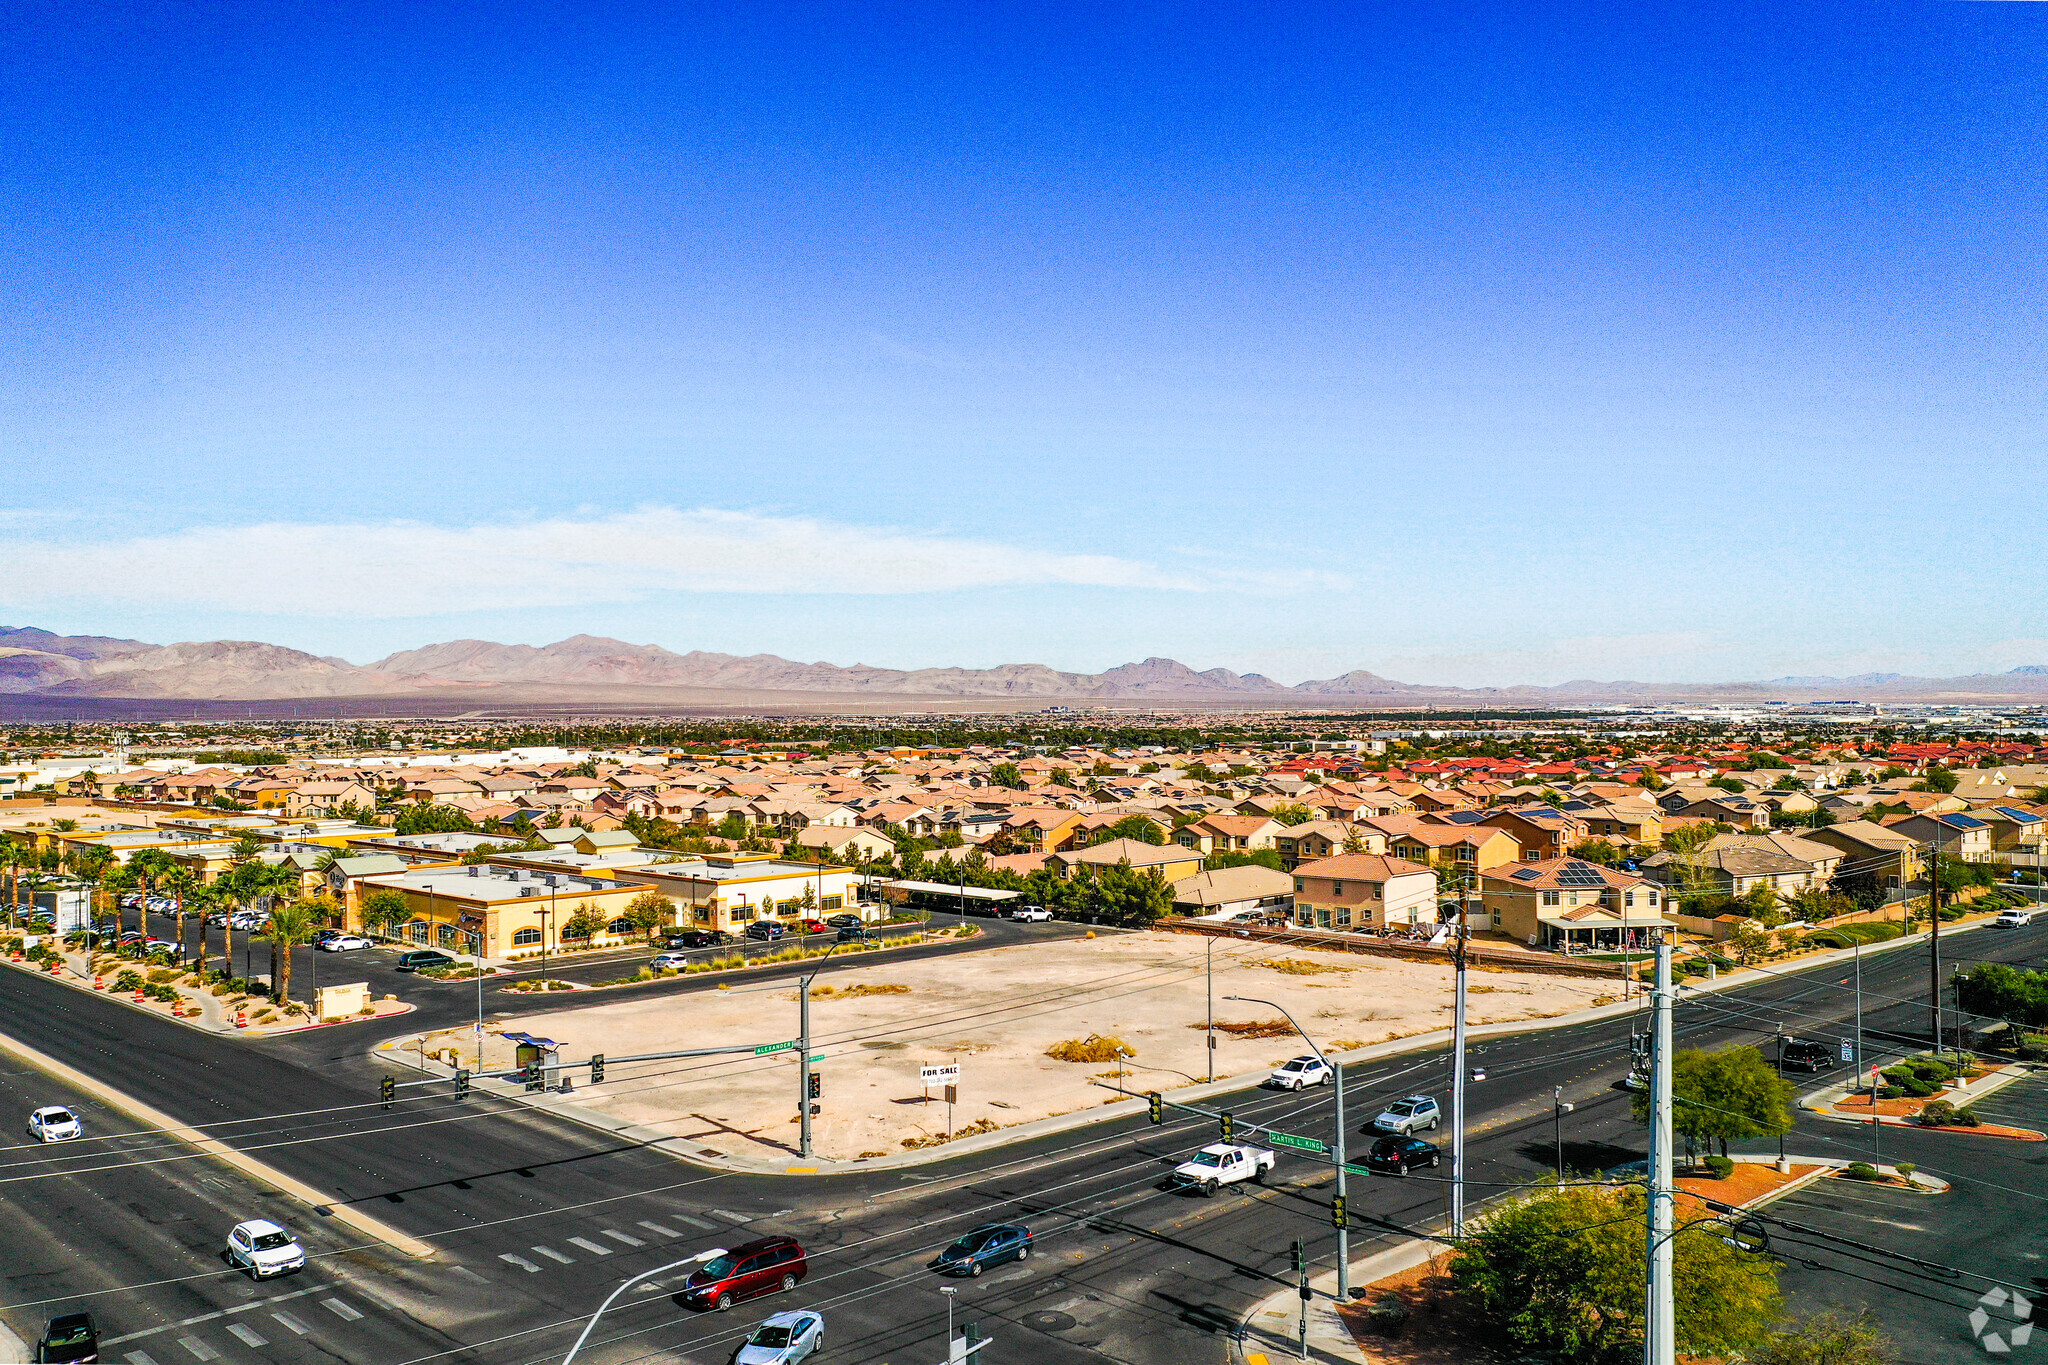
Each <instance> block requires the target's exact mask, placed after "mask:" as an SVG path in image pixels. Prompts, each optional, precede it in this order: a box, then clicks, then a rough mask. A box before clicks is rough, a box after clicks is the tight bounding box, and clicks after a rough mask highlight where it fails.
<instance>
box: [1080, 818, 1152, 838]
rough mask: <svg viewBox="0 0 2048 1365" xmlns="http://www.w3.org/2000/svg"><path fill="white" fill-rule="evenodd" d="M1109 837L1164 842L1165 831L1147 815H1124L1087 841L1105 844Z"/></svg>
mask: <svg viewBox="0 0 2048 1365" xmlns="http://www.w3.org/2000/svg"><path fill="white" fill-rule="evenodd" d="M1111 839H1136V840H1137V841H1138V842H1139V843H1141V844H1163V843H1165V842H1166V831H1165V830H1163V829H1161V828H1160V827H1159V822H1158V821H1157V820H1155V819H1153V818H1152V817H1151V816H1149V815H1126V816H1125V817H1124V818H1123V819H1121V820H1119V821H1117V822H1116V823H1115V824H1113V825H1111V826H1110V827H1109V828H1108V829H1105V830H1103V831H1102V832H1101V833H1099V834H1097V835H1096V836H1095V838H1093V839H1091V840H1089V842H1090V843H1091V844H1106V843H1108V842H1109V841H1110V840H1111Z"/></svg>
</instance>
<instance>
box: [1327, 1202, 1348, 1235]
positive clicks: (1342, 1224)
mask: <svg viewBox="0 0 2048 1365" xmlns="http://www.w3.org/2000/svg"><path fill="white" fill-rule="evenodd" d="M1330 1226H1331V1227H1333V1228H1336V1229H1337V1230H1338V1231H1340V1232H1341V1231H1343V1230H1344V1229H1345V1228H1348V1227H1350V1226H1351V1220H1350V1218H1348V1217H1347V1216H1346V1215H1345V1213H1344V1196H1343V1195H1341V1194H1340V1195H1337V1196H1335V1197H1334V1198H1332V1199H1331V1200H1330Z"/></svg>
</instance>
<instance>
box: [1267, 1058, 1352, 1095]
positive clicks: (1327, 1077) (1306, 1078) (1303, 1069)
mask: <svg viewBox="0 0 2048 1365" xmlns="http://www.w3.org/2000/svg"><path fill="white" fill-rule="evenodd" d="M1336 1079H1337V1072H1336V1070H1335V1069H1334V1068H1333V1067H1331V1066H1330V1064H1329V1063H1328V1062H1325V1061H1324V1060H1323V1059H1322V1058H1320V1057H1296V1058H1295V1059H1294V1060H1292V1061H1289V1062H1282V1063H1281V1064H1280V1065H1279V1066H1277V1067H1275V1068H1273V1072H1272V1074H1271V1075H1269V1076H1267V1077H1266V1084H1267V1085H1277V1086H1279V1087H1280V1088H1281V1089H1282V1090H1299V1089H1301V1088H1302V1087H1303V1086H1305V1085H1328V1084H1329V1083H1330V1082H1332V1081H1334V1080H1336Z"/></svg>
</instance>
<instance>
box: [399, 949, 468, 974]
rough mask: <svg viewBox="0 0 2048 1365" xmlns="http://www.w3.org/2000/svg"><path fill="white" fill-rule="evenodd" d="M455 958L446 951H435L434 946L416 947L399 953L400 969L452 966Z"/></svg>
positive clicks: (410, 970)
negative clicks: (410, 950) (407, 951)
mask: <svg viewBox="0 0 2048 1365" xmlns="http://www.w3.org/2000/svg"><path fill="white" fill-rule="evenodd" d="M454 965H455V959H454V958H452V957H450V956H448V954H446V953H438V952H435V951H434V950H433V949H432V948H416V949H414V950H413V951H412V952H409V953H400V954H399V955H398V970H399V971H401V972H416V971H419V970H420V969H422V968H424V967H452V966H454Z"/></svg>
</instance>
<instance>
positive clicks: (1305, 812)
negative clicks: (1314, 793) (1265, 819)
mask: <svg viewBox="0 0 2048 1365" xmlns="http://www.w3.org/2000/svg"><path fill="white" fill-rule="evenodd" d="M1266 814H1267V815H1269V816H1271V817H1272V818H1273V819H1275V820H1278V821H1279V822H1280V823H1281V824H1283V825H1288V826H1293V825H1304V824H1307V823H1308V822H1309V821H1311V820H1313V819H1316V818H1317V817H1318V816H1320V815H1321V814H1322V812H1321V811H1319V810H1315V809H1313V808H1311V807H1308V806H1304V805H1302V804H1301V803H1300V802H1299V801H1282V802H1281V803H1280V804H1279V805H1277V806H1274V807H1273V808H1272V809H1271V810H1269V811H1267V812H1266Z"/></svg>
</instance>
